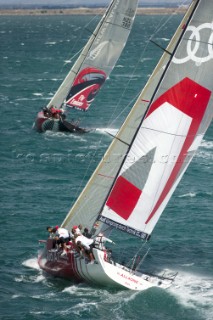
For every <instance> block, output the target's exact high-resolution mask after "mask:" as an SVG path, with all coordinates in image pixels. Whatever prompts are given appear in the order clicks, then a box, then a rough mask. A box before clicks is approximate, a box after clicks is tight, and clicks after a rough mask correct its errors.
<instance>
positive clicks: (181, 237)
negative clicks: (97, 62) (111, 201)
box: [0, 15, 213, 320]
mask: <svg viewBox="0 0 213 320" xmlns="http://www.w3.org/2000/svg"><path fill="white" fill-rule="evenodd" d="M91 18H92V17H91V16H42V17H40V16H38V17H36V16H32V17H29V16H8V17H1V20H0V43H1V45H0V61H1V64H0V68H1V72H0V107H1V117H0V130H1V138H0V144H1V157H0V164H1V184H0V190H1V195H0V199H1V230H2V232H1V243H0V248H1V251H0V252H1V255H0V269H1V273H0V298H1V299H0V319H2V320H13V319H17V320H24V319H26V320H29V319H33V320H34V319H42V320H43V319H44V320H46V319H51V320H54V319H57V320H59V319H73V320H74V319H103V320H104V319H109V318H113V319H117V320H118V319H119V320H127V319H136V320H139V319H149V320H156V319H157V320H161V319H162V320H165V319H166V320H210V319H212V318H213V307H212V298H213V272H212V270H213V250H212V221H213V218H212V212H213V201H212V192H213V191H212V190H213V179H212V175H213V174H212V163H213V161H212V149H213V142H212V137H213V126H211V127H210V128H209V130H208V131H207V133H206V136H205V138H204V141H203V142H202V144H201V147H200V149H199V150H198V152H197V154H196V156H195V158H194V160H193V163H192V164H191V166H190V167H189V169H188V171H187V172H186V174H185V175H184V178H183V179H182V181H181V183H180V185H179V186H178V188H177V190H176V192H175V193H174V195H173V197H172V199H171V201H170V203H169V205H168V206H167V208H166V210H165V212H164V213H163V215H162V218H161V219H160V221H159V223H158V225H157V227H156V228H155V230H154V232H153V235H152V239H151V243H150V245H151V250H150V252H149V255H148V257H147V262H146V267H147V268H148V269H149V268H150V269H157V270H158V271H163V272H164V271H166V270H170V271H172V272H174V273H175V272H178V275H177V277H176V280H175V283H174V284H173V286H172V287H171V288H169V289H168V290H161V289H158V288H153V289H149V290H147V291H144V292H139V293H136V292H129V291H117V290H114V289H105V288H101V287H91V286H89V285H87V284H80V285H76V284H75V283H72V282H70V281H67V280H63V279H56V278H53V277H50V276H47V275H45V274H44V273H42V272H41V270H39V267H38V265H37V252H38V250H39V244H38V240H39V239H43V238H45V237H46V232H45V229H46V226H47V225H54V224H60V223H61V222H62V220H63V219H64V217H65V215H66V214H67V212H68V210H69V209H70V207H71V205H72V204H73V202H74V201H75V199H76V197H77V196H78V194H79V192H80V191H81V190H82V188H83V186H84V185H85V183H86V182H87V180H88V178H89V177H90V175H91V173H92V172H93V170H94V168H95V167H96V165H97V164H98V162H99V160H100V159H101V157H102V156H103V154H104V151H105V150H106V148H107V146H108V145H109V144H110V142H111V137H110V136H109V135H108V134H107V133H106V132H110V133H112V134H113V133H115V132H117V130H118V128H119V127H120V125H121V124H122V121H123V120H124V119H125V117H126V115H127V114H128V112H129V111H130V109H131V106H132V104H131V103H130V101H133V100H134V98H135V96H136V95H137V93H139V91H140V90H141V88H142V87H143V86H144V85H145V83H146V80H147V79H148V76H149V75H150V73H151V72H152V70H153V68H154V67H155V65H156V63H157V61H158V59H159V57H160V56H161V54H162V52H161V50H160V49H159V48H157V47H156V46H154V45H153V44H151V43H150V42H149V41H148V40H149V38H150V37H151V36H153V38H154V39H155V41H156V42H157V43H159V44H161V45H162V46H163V47H166V45H167V44H168V41H169V39H170V38H171V36H172V35H173V33H174V31H175V29H176V27H177V25H178V23H179V22H180V20H181V16H178V15H177V16H172V17H168V16H137V18H136V21H135V24H134V28H133V31H132V33H131V35H130V38H129V41H128V44H127V46H126V48H125V50H124V53H123V54H122V56H121V58H120V60H119V62H118V64H117V66H116V68H115V69H114V71H113V73H112V75H111V76H110V79H109V80H108V81H107V83H106V84H105V86H104V88H103V89H102V90H101V92H100V94H99V95H98V96H97V99H96V101H95V103H94V105H93V106H92V107H91V111H90V112H88V113H84V114H83V113H80V115H79V113H78V112H74V114H73V117H74V118H77V117H79V118H80V119H81V124H82V126H86V127H89V128H97V130H96V131H93V132H91V133H89V134H86V135H82V136H79V135H74V134H63V133H45V134H38V133H36V132H35V131H33V130H32V124H33V121H34V119H35V116H36V113H37V112H38V110H40V108H41V107H42V106H44V105H45V104H46V103H47V102H48V100H49V99H50V97H51V96H52V94H53V93H54V92H55V90H56V89H57V88H58V86H59V84H60V83H61V81H62V80H63V78H64V77H65V75H66V74H67V72H68V70H69V68H70V66H71V65H72V63H73V61H74V60H75V59H72V57H73V56H74V55H75V53H76V52H77V51H78V50H80V48H82V47H83V45H84V44H85V42H86V40H87V39H88V37H89V35H90V33H89V32H88V29H89V30H93V29H94V26H95V24H96V19H94V20H93V21H92V23H91V25H88V26H87V27H86V29H85V25H86V24H87V23H89V21H90V20H91ZM125 241H126V243H125V245H126V248H128V246H130V242H131V241H132V240H131V239H130V238H128V236H126V237H125Z"/></svg>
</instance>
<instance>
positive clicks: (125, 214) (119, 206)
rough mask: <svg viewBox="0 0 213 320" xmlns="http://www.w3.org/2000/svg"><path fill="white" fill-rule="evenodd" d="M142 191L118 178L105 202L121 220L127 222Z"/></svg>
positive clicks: (122, 178)
mask: <svg viewBox="0 0 213 320" xmlns="http://www.w3.org/2000/svg"><path fill="white" fill-rule="evenodd" d="M141 193H142V191H141V190H140V189H138V188H137V187H135V186H134V185H133V184H132V183H131V182H129V181H128V180H126V179H125V178H124V177H122V176H120V177H119V178H118V179H117V181H116V184H115V186H114V188H113V190H112V192H111V194H110V196H109V198H108V200H107V203H106V205H107V206H109V207H110V208H111V209H112V210H113V211H114V212H116V213H117V214H118V215H119V216H121V217H122V218H123V219H125V220H127V219H128V218H129V216H130V215H131V213H132V211H133V210H134V208H135V206H136V204H137V202H138V200H139V197H140V195H141Z"/></svg>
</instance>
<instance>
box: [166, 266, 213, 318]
mask: <svg viewBox="0 0 213 320" xmlns="http://www.w3.org/2000/svg"><path fill="white" fill-rule="evenodd" d="M168 290H169V292H170V293H172V294H173V295H174V296H176V298H177V299H178V301H179V302H180V303H181V304H182V305H184V306H185V307H187V308H194V309H196V310H198V312H199V313H201V314H202V316H203V317H204V318H205V320H211V319H213V306H212V298H213V278H211V277H206V276H205V277H202V276H201V275H196V274H190V273H183V272H180V273H179V274H178V275H177V277H176V279H175V282H174V285H173V286H171V287H170V288H169V289H168Z"/></svg>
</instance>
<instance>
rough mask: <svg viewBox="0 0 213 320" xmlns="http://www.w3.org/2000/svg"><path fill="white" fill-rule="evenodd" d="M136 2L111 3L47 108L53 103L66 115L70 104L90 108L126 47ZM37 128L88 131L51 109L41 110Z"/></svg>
mask: <svg viewBox="0 0 213 320" xmlns="http://www.w3.org/2000/svg"><path fill="white" fill-rule="evenodd" d="M137 4H138V0H113V1H112V2H111V3H110V5H109V7H108V8H107V10H106V12H105V14H104V16H103V17H102V19H101V20H100V22H99V23H98V25H97V27H96V29H95V30H94V31H93V32H92V35H91V37H90V39H89V40H88V42H87V44H86V45H85V47H84V49H83V50H82V52H81V54H80V56H79V58H78V59H77V61H76V62H75V64H74V65H73V67H72V69H71V70H70V72H69V73H68V75H67V76H66V78H65V80H64V81H63V83H62V84H61V85H60V87H59V88H58V90H57V92H56V93H55V95H54V96H53V98H52V99H51V100H50V102H49V103H48V105H47V106H46V108H47V109H49V110H50V109H51V108H52V107H54V108H56V109H61V110H64V111H65V110H66V111H67V115H69V112H68V111H69V110H70V108H74V109H78V110H81V111H87V110H88V109H89V107H90V104H91V103H92V102H93V100H94V99H95V97H96V95H97V93H98V92H99V90H100V89H101V87H102V86H103V84H104V83H105V81H106V79H107V78H108V77H109V75H110V73H111V71H112V70H113V68H114V66H115V64H116V62H117V60H118V59H119V57H120V55H121V53H122V51H123V49H124V47H125V44H126V41H127V39H128V36H129V33H130V31H131V28H132V25H133V21H134V18H135V14H136V9H137ZM50 111H51V110H50ZM34 128H35V129H36V130H37V131H39V132H44V131H46V130H53V131H69V132H78V133H85V132H88V130H85V129H84V128H80V127H79V126H78V125H76V124H74V123H73V122H70V121H68V120H66V121H65V120H64V119H63V118H61V117H60V118H59V119H55V118H54V117H53V116H52V115H51V112H50V116H47V115H45V114H44V110H42V111H40V112H39V113H38V115H37V118H36V121H35V124H34Z"/></svg>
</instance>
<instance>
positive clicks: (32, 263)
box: [22, 258, 40, 270]
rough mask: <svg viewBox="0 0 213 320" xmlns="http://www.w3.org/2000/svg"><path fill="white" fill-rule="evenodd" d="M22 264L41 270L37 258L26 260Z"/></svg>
mask: <svg viewBox="0 0 213 320" xmlns="http://www.w3.org/2000/svg"><path fill="white" fill-rule="evenodd" d="M22 265H23V266H25V267H28V268H31V269H35V270H40V267H39V265H38V260H37V258H32V259H28V260H25V261H23V262H22Z"/></svg>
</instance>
